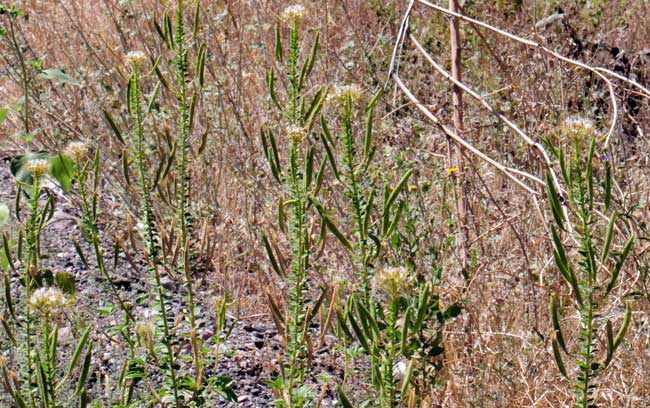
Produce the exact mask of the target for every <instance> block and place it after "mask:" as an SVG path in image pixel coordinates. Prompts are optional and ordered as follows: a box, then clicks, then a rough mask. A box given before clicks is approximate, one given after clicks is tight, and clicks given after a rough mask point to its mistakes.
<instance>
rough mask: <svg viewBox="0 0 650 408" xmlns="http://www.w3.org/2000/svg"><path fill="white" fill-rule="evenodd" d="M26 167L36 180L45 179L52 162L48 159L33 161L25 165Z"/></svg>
mask: <svg viewBox="0 0 650 408" xmlns="http://www.w3.org/2000/svg"><path fill="white" fill-rule="evenodd" d="M25 167H26V168H27V170H29V172H30V173H32V176H34V177H36V178H40V177H43V176H44V175H45V173H47V171H48V170H49V169H50V161H49V160H46V159H31V160H28V161H27V163H25Z"/></svg>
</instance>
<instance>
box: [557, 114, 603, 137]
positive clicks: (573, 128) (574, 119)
mask: <svg viewBox="0 0 650 408" xmlns="http://www.w3.org/2000/svg"><path fill="white" fill-rule="evenodd" d="M562 130H563V131H564V134H565V135H566V136H567V137H568V138H569V139H575V140H581V139H585V138H587V137H590V136H594V135H595V132H596V127H595V126H594V122H592V121H591V120H589V119H587V118H582V117H578V116H571V117H568V118H566V119H565V120H564V123H563V124H562Z"/></svg>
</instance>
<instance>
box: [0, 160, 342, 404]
mask: <svg viewBox="0 0 650 408" xmlns="http://www.w3.org/2000/svg"><path fill="white" fill-rule="evenodd" d="M7 156H8V155H7V153H5V154H2V152H0V158H2V160H1V161H0V202H4V203H7V204H8V205H9V207H10V208H13V203H14V202H15V194H16V188H15V182H14V179H13V176H12V175H11V173H10V171H9V163H10V157H7ZM48 185H49V187H46V188H49V189H50V192H51V193H52V196H53V197H54V199H55V201H56V207H55V211H54V215H53V218H52V219H51V221H50V222H49V223H48V225H47V226H46V228H45V230H44V232H43V235H42V248H41V251H42V254H43V255H44V259H43V268H47V269H50V270H52V271H66V272H68V273H70V274H72V275H74V277H75V281H76V288H77V294H76V296H75V302H74V309H73V310H72V311H71V312H70V313H69V314H68V315H67V316H66V318H65V319H64V321H63V322H61V327H60V329H59V331H60V334H61V335H60V337H59V343H60V346H59V348H60V349H61V350H65V349H68V350H69V349H71V348H73V347H74V344H75V343H76V341H75V340H74V338H75V337H76V336H78V332H79V329H75V327H84V326H85V325H87V323H88V321H89V320H90V321H92V324H93V325H94V327H95V330H94V332H93V335H92V336H93V340H94V344H95V346H94V349H93V350H94V353H93V354H94V355H93V363H92V373H91V376H90V381H91V382H92V383H94V385H93V386H92V387H91V391H90V393H91V395H92V397H93V398H95V399H99V398H101V395H103V387H104V384H105V382H106V378H107V377H108V378H109V379H110V381H111V382H113V384H114V381H115V379H116V378H117V376H118V375H119V371H120V369H121V367H122V364H123V362H124V358H125V357H126V356H125V353H126V350H125V347H123V345H122V344H121V343H116V342H112V341H109V337H110V336H111V334H110V333H111V332H110V327H113V326H116V325H117V324H119V322H121V321H122V315H121V314H120V313H119V308H118V307H115V308H114V310H115V312H114V313H112V314H109V315H106V314H102V313H99V312H98V311H97V309H98V308H100V307H104V306H107V305H111V304H114V303H115V304H116V303H117V302H116V301H115V299H114V297H113V294H112V293H111V292H110V290H109V285H108V284H107V282H106V281H105V279H104V278H103V277H102V276H101V274H100V272H99V271H98V270H97V269H96V268H94V267H87V266H86V265H85V264H84V262H83V261H82V258H81V256H80V255H79V254H78V252H77V251H76V250H75V247H74V245H73V242H72V240H73V239H74V240H76V241H77V242H78V243H79V245H80V247H81V248H82V252H83V253H84V255H85V257H86V259H87V261H88V263H89V264H90V265H93V264H94V254H93V252H91V248H90V246H89V245H88V244H87V243H86V242H85V241H84V239H83V237H82V235H81V232H80V229H79V227H78V225H77V220H78V217H79V215H80V211H79V210H78V208H76V206H75V205H74V204H73V201H74V200H71V199H70V196H69V195H68V194H65V193H63V192H62V191H61V190H60V189H58V188H57V187H56V186H55V185H53V184H52V183H48ZM23 212H24V213H26V211H25V210H23ZM12 213H13V210H12ZM17 222H18V221H17V220H16V218H15V214H12V219H11V220H10V223H9V228H6V227H7V226H5V227H4V228H5V230H7V231H8V232H9V233H10V234H12V233H15V232H16V225H17ZM12 223H13V226H12ZM12 229H13V230H12ZM104 235H107V234H104ZM105 239H106V241H105V242H104V251H105V254H107V255H106V258H112V247H113V242H112V241H111V240H110V239H109V238H108V237H105ZM107 263H109V264H112V259H107ZM135 263H136V265H137V260H136V261H135ZM10 275H11V276H10V281H11V287H12V297H13V298H14V299H18V298H19V296H18V293H21V290H22V288H21V285H20V282H19V279H18V275H17V274H15V273H13V272H10ZM142 275H145V273H144V268H142V271H136V270H135V269H134V268H133V266H132V264H131V263H130V262H128V260H127V257H126V256H125V255H124V254H122V253H121V254H120V255H119V258H118V262H117V268H116V269H115V271H114V272H113V279H114V280H115V282H116V284H117V285H118V286H119V288H120V290H121V296H123V298H124V299H126V300H130V301H132V302H134V304H136V306H135V307H134V314H135V316H136V319H137V318H144V317H145V316H146V315H147V313H150V312H151V310H152V309H151V307H152V306H154V305H153V304H152V303H153V302H151V301H150V300H148V299H149V297H148V291H149V290H150V289H151V287H150V285H149V284H148V283H147V279H146V278H144V277H143V276H142ZM207 281H209V279H203V280H202V283H201V286H200V287H198V288H196V298H197V299H199V303H200V308H201V309H202V310H204V311H210V310H213V309H212V306H211V300H212V299H214V297H215V296H216V295H217V294H216V293H214V291H213V290H212V289H210V288H209V285H208V284H207ZM166 286H167V288H168V289H169V290H172V291H175V292H176V293H174V294H173V295H172V296H171V299H172V300H171V305H172V308H173V309H174V310H173V311H174V313H173V314H174V315H178V313H179V312H180V310H181V307H182V306H181V302H180V301H179V300H178V299H179V298H182V297H183V296H182V294H181V293H179V292H180V290H181V289H179V288H181V287H182V285H180V284H178V285H177V284H175V283H174V282H168V283H167V285H166ZM143 299H144V301H143ZM3 302H4V299H3ZM18 307H20V304H19V305H18ZM265 309H266V307H265V306H263V305H261V306H260V310H261V311H262V312H265V311H266V310H265ZM213 315H214V313H213V312H205V313H203V315H200V317H201V318H203V319H205V320H204V321H202V324H201V328H200V330H201V332H200V335H201V336H202V337H203V338H204V339H208V338H210V336H211V335H212V334H213V330H214V327H213V323H212V322H211V319H212V317H211V316H213ZM208 316H210V317H208ZM229 319H230V321H231V322H232V321H233V316H229ZM79 323H82V324H79ZM5 337H6V336H4V333H3V335H2V336H0V339H2V340H0V343H3V342H5V341H6V340H5ZM333 344H335V339H333V338H331V337H330V336H326V337H325V341H324V344H323V345H321V347H320V348H319V349H317V350H314V353H313V354H314V357H313V362H312V363H313V365H312V367H313V368H312V371H311V376H312V377H313V378H312V379H311V381H314V377H315V376H316V375H318V374H322V373H326V374H327V375H328V376H329V378H330V380H329V381H328V383H329V385H330V386H328V387H326V389H323V390H324V394H323V395H324V398H323V399H322V402H321V406H323V407H327V406H334V405H336V398H335V395H334V391H333V389H334V387H333V385H334V384H336V383H339V382H340V381H341V379H342V376H343V374H342V370H341V369H340V367H341V366H342V364H341V362H340V355H339V354H340V353H338V352H336V351H334V350H332V348H331V347H330V346H331V345H333ZM205 345H206V346H208V344H205ZM180 347H181V350H182V351H181V355H182V357H187V358H190V356H191V354H190V352H189V344H182V345H181V346H180ZM5 350H9V352H8V354H9V355H11V354H12V352H11V350H12V349H11V348H9V349H7V348H5ZM213 350H214V347H213ZM220 352H221V353H220V354H221V356H222V357H221V361H220V362H219V364H218V370H217V372H216V373H215V372H214V370H213V369H211V368H207V369H206V376H208V377H209V376H211V375H215V374H216V375H227V376H230V377H232V379H233V390H234V392H235V394H236V396H237V402H226V401H224V400H223V399H221V398H219V397H216V398H217V399H215V400H214V401H212V402H210V403H209V404H208V405H207V406H214V407H267V406H272V405H273V404H272V401H273V400H274V399H275V397H274V395H273V392H272V390H271V388H270V387H269V386H268V385H267V384H266V382H267V381H269V380H271V379H273V378H274V377H275V376H277V375H278V371H277V370H278V367H279V364H278V357H279V356H280V355H281V354H282V345H281V341H280V337H279V336H278V332H277V329H276V327H275V325H274V324H273V322H272V321H271V320H270V318H269V317H268V315H267V314H266V313H260V314H257V315H252V316H241V317H239V319H237V320H236V323H235V326H234V329H233V331H232V333H231V335H230V337H229V338H228V340H227V341H226V342H225V343H224V344H223V345H222V346H221V348H220ZM63 361H67V360H66V359H65V358H64V359H63ZM148 375H149V374H148ZM156 376H157V377H156ZM147 380H150V381H151V383H153V384H155V383H156V380H160V373H156V372H153V373H152V374H151V375H149V377H148V379H147ZM145 381H146V380H145ZM321 383H322V382H321ZM323 390H321V389H320V388H319V389H317V392H319V393H320V392H321V391H323ZM1 401H2V398H0V402H1ZM102 401H104V402H106V401H107V399H102Z"/></svg>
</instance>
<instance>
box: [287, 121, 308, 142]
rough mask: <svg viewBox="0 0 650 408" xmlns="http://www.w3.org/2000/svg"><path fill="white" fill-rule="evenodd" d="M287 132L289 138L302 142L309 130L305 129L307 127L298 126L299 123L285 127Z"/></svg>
mask: <svg viewBox="0 0 650 408" xmlns="http://www.w3.org/2000/svg"><path fill="white" fill-rule="evenodd" d="M285 133H286V135H287V137H288V138H289V140H291V141H293V142H294V143H300V142H302V140H303V139H304V138H305V135H306V134H307V132H306V131H305V128H303V127H300V126H297V125H289V126H287V128H286V129H285Z"/></svg>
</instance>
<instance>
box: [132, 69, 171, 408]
mask: <svg viewBox="0 0 650 408" xmlns="http://www.w3.org/2000/svg"><path fill="white" fill-rule="evenodd" d="M132 75H133V79H132V83H131V86H132V87H133V89H132V93H131V100H130V101H129V103H130V104H131V113H132V115H133V116H134V117H133V119H134V121H135V126H136V132H135V133H136V145H135V148H136V165H137V167H138V183H139V187H140V207H141V211H142V218H143V224H144V227H145V234H144V240H145V247H146V249H147V261H148V265H149V272H150V273H151V274H153V276H154V278H155V280H156V289H157V292H158V302H159V304H160V313H161V315H162V320H163V336H164V339H163V343H164V344H165V348H166V349H167V360H168V361H167V366H168V370H169V375H170V377H171V381H172V388H173V393H174V402H175V404H176V407H181V406H182V405H181V400H180V396H179V394H178V382H177V378H176V368H175V365H176V362H175V358H174V350H173V347H172V339H171V335H170V333H171V331H170V329H169V321H168V318H167V304H166V302H165V295H164V293H163V288H162V280H161V276H160V272H159V269H158V244H157V243H156V233H155V226H154V219H153V212H152V209H151V199H150V191H149V181H148V178H147V163H146V158H145V153H144V128H143V125H142V123H143V119H142V106H141V105H140V74H139V71H138V67H134V69H133V73H132Z"/></svg>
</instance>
